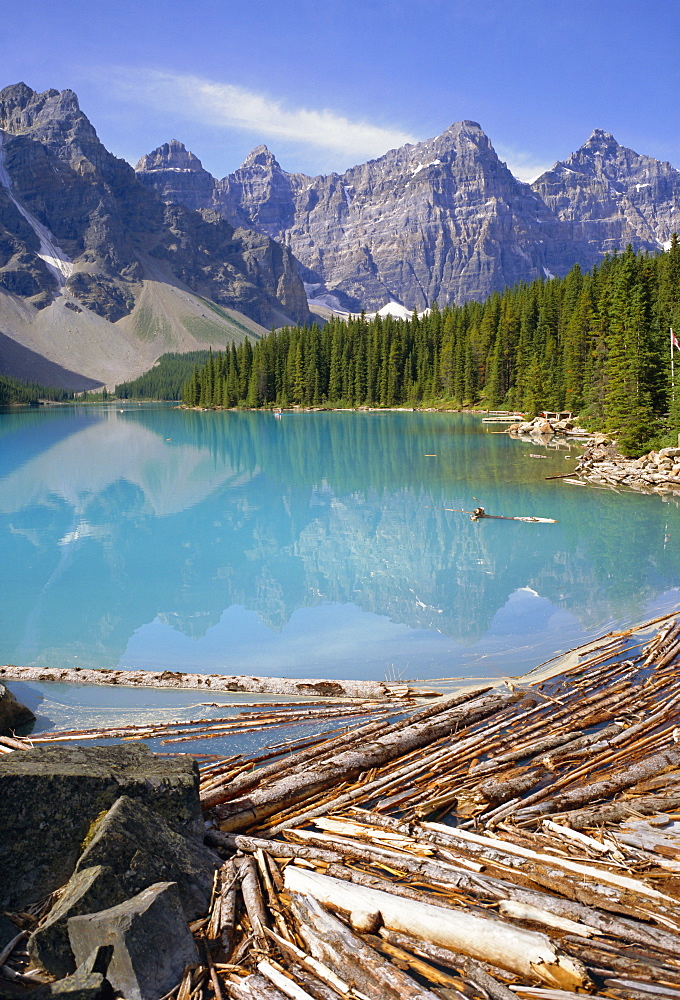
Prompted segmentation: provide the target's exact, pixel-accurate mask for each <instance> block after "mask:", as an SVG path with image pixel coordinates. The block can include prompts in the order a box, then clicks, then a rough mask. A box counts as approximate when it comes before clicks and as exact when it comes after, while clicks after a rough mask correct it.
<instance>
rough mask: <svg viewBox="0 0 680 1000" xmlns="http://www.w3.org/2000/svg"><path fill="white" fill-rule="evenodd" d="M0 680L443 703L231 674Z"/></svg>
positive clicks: (97, 673) (423, 693) (32, 672)
mask: <svg viewBox="0 0 680 1000" xmlns="http://www.w3.org/2000/svg"><path fill="white" fill-rule="evenodd" d="M0 678H2V679H3V680H15V681H58V682H60V683H63V682H67V683H69V684H116V685H118V686H121V687H153V688H175V689H189V690H200V691H205V690H208V691H252V692H255V693H257V694H283V695H305V696H307V697H309V696H312V697H313V696H317V697H322V698H359V699H361V700H362V701H367V700H369V699H370V700H373V701H379V700H389V699H399V700H401V699H404V698H411V697H416V698H421V697H437V698H439V697H441V692H440V691H434V690H432V688H417V687H409V685H407V684H390V683H387V682H383V681H362V680H346V681H337V680H325V679H322V678H315V679H297V678H294V677H249V676H245V675H231V674H190V673H184V671H178V670H162V671H154V670H113V669H108V668H102V669H101V670H88V669H83V668H81V667H72V668H69V667H18V666H15V665H14V664H11V663H8V664H4V665H3V666H0Z"/></svg>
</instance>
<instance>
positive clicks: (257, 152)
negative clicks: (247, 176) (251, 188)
mask: <svg viewBox="0 0 680 1000" xmlns="http://www.w3.org/2000/svg"><path fill="white" fill-rule="evenodd" d="M252 167H266V168H267V169H268V170H280V169H281V165H280V163H279V162H278V160H277V159H276V157H275V156H274V154H273V153H271V152H270V151H269V149H268V148H267V147H266V146H256V147H255V149H252V150H251V151H250V153H248V155H247V156H246V158H245V160H244V161H243V163H242V164H241V166H240V168H239V169H240V170H247V169H249V168H252Z"/></svg>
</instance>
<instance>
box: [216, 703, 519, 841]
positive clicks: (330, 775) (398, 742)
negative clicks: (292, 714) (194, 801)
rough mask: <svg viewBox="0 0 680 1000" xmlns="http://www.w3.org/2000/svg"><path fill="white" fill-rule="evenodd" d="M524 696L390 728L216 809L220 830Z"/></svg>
mask: <svg viewBox="0 0 680 1000" xmlns="http://www.w3.org/2000/svg"><path fill="white" fill-rule="evenodd" d="M522 697H523V693H522V692H519V691H509V690H508V691H501V692H492V693H490V694H488V695H483V696H482V697H480V698H477V699H475V700H474V701H472V702H470V703H467V704H464V705H460V706H456V707H454V708H452V709H450V710H449V711H445V712H442V713H441V715H438V716H436V717H435V720H434V721H431V720H430V719H428V720H426V721H424V722H415V723H412V724H411V725H409V726H406V727H405V728H403V729H401V730H399V731H398V732H396V733H390V732H389V730H388V731H387V732H386V733H385V734H384V735H383V736H380V737H378V738H377V739H376V740H375V741H374V742H373V743H370V744H369V745H368V746H367V747H364V748H363V749H362V750H361V751H359V750H355V749H351V750H347V751H345V752H344V753H340V754H338V756H337V757H335V758H333V759H332V760H331V761H329V762H327V763H324V764H322V765H321V766H319V767H318V768H315V767H313V766H310V767H309V768H308V769H307V770H306V771H304V772H302V773H295V774H292V775H287V776H284V777H283V778H281V779H280V780H279V781H275V782H273V783H272V784H270V785H269V786H267V787H264V788H256V789H255V790H254V791H253V793H252V795H251V796H250V798H247V799H238V800H236V801H231V802H228V803H224V804H223V805H221V806H219V807H218V810H217V811H218V815H219V818H220V828H221V829H222V830H224V831H234V830H242V829H244V828H245V827H248V826H250V825H251V824H253V823H254V822H257V821H259V820H262V819H265V818H266V817H267V816H271V815H272V814H273V813H274V812H276V811H277V809H278V808H280V805H281V803H282V802H286V803H288V802H290V803H292V802H299V801H301V800H303V799H306V798H309V797H310V796H311V795H314V794H315V793H317V792H319V791H322V790H323V789H325V788H328V787H329V786H331V785H333V784H337V783H338V782H340V781H347V780H351V779H353V778H356V777H357V776H358V775H359V774H361V773H362V771H368V770H370V769H371V768H374V767H379V766H380V765H382V764H385V763H387V762H388V761H390V760H394V758H395V757H399V756H402V755H403V754H405V753H408V752H409V751H411V750H416V749H419V748H421V747H423V746H426V745H427V744H428V743H429V742H431V741H432V740H436V739H438V738H439V737H440V736H445V735H448V734H450V733H452V732H455V731H456V730H457V729H459V728H460V727H463V726H469V725H472V724H473V723H476V722H479V721H481V720H482V719H485V718H488V716H489V715H492V714H493V713H494V712H498V711H500V710H501V709H503V708H506V707H507V706H508V705H511V704H513V703H514V702H516V701H519V700H520V699H521V698H522Z"/></svg>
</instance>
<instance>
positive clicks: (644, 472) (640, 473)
mask: <svg viewBox="0 0 680 1000" xmlns="http://www.w3.org/2000/svg"><path fill="white" fill-rule="evenodd" d="M574 476H575V478H578V479H580V480H581V481H582V482H584V483H592V484H594V485H598V486H623V487H626V488H627V489H630V490H643V491H645V492H649V491H653V492H656V493H680V448H662V449H661V450H660V451H650V452H649V454H647V455H642V457H641V458H624V456H623V455H620V454H619V453H618V452H617V451H616V446H615V444H614V443H613V442H593V443H592V444H590V445H589V446H588V447H587V448H586V449H585V451H584V452H583V454H582V455H581V458H580V459H579V462H578V465H577V466H576V470H575V472H574Z"/></svg>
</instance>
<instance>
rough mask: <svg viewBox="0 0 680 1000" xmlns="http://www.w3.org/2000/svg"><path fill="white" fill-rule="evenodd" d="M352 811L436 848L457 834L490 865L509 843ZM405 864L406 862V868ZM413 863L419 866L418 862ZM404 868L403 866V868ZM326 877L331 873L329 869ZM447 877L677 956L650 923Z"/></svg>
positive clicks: (671, 940) (672, 942)
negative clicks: (478, 838)
mask: <svg viewBox="0 0 680 1000" xmlns="http://www.w3.org/2000/svg"><path fill="white" fill-rule="evenodd" d="M353 812H355V813H356V814H357V815H358V816H360V817H362V818H363V819H364V820H365V821H367V822H368V821H370V822H372V823H374V824H376V825H377V826H384V827H386V828H387V829H391V830H395V831H396V832H399V833H403V834H406V835H410V836H417V837H418V838H422V839H424V840H425V841H426V842H429V843H432V844H436V845H442V844H449V845H451V844H452V842H453V841H452V837H456V836H457V835H458V834H460V836H459V837H458V839H459V840H460V842H461V843H463V844H464V846H465V843H467V846H469V847H470V848H471V849H473V850H477V851H479V852H480V853H481V855H482V856H483V857H484V858H485V859H486V860H487V861H489V862H491V861H492V859H493V857H494V855H495V854H496V853H498V857H499V858H502V851H503V847H504V845H506V844H507V843H508V841H505V840H499V839H493V838H480V840H481V842H476V835H474V834H468V832H467V831H461V830H456V829H453V828H452V827H444V826H441V825H440V824H434V823H425V824H417V823H402V822H400V821H399V820H397V819H394V818H393V817H390V816H381V815H380V814H379V813H372V812H368V811H366V810H363V809H354V810H353ZM439 831H441V832H439ZM364 846H366V845H362V847H364ZM343 850H344V847H343ZM348 854H349V855H350V856H351V852H349V851H348ZM507 861H508V859H507V857H506V870H507ZM408 863H409V862H408V859H407V862H406V863H405V865H406V864H408ZM415 863H416V864H419V862H418V861H416V862H415ZM390 865H391V867H393V868H399V867H400V866H399V864H398V860H397V856H396V855H393V857H392V860H391V861H390ZM405 865H404V866H403V867H405ZM403 867H402V870H403ZM329 874H332V872H331V871H330V869H329ZM420 875H421V877H425V878H426V877H427V875H426V874H425V872H424V871H423V870H422V868H421V869H420ZM447 877H448V878H449V879H451V882H453V878H455V879H456V883H455V884H458V885H459V887H460V888H464V889H465V891H466V892H469V893H472V894H474V895H477V896H479V897H480V898H483V899H493V898H495V899H497V900H499V901H500V900H513V901H516V902H518V903H526V904H528V905H530V906H533V907H536V908H537V910H539V911H540V910H546V911H548V912H549V913H552V914H555V915H557V916H561V917H566V918H568V919H570V920H573V921H575V922H577V923H581V924H587V925H588V926H589V927H593V928H596V929H597V930H598V931H600V932H602V933H603V934H607V935H609V936H611V937H615V938H620V939H621V940H622V941H627V942H628V943H630V944H635V945H639V946H641V947H644V948H653V949H657V950H660V951H664V952H667V953H668V954H671V955H672V954H675V953H678V954H680V936H678V935H676V934H673V933H671V932H669V931H667V930H662V929H661V928H659V927H652V926H651V925H650V924H643V923H641V922H640V921H639V920H630V919H628V918H627V917H622V916H614V915H612V914H611V913H608V912H601V911H600V910H598V909H595V908H593V907H592V906H587V905H585V904H584V903H582V902H579V901H577V900H575V899H571V898H567V899H565V898H562V897H560V896H555V895H554V894H553V893H547V892H543V891H541V890H538V889H534V888H527V887H524V886H522V885H521V884H520V885H517V884H513V883H512V882H509V881H505V880H502V879H498V878H492V877H491V876H489V875H480V876H475V877H469V878H468V879H467V880H466V879H465V877H464V876H461V875H456V876H453V877H452V876H450V875H447V873H446V872H445V873H444V874H443V875H442V876H441V877H440V878H439V879H438V880H437V881H439V882H440V883H443V882H444V881H445V880H446V878H447ZM352 881H354V876H352ZM362 884H363V883H362ZM390 891H392V890H390ZM598 902H600V900H598Z"/></svg>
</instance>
